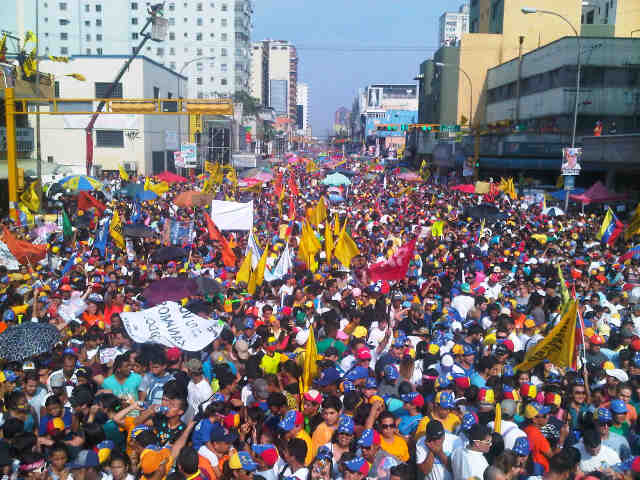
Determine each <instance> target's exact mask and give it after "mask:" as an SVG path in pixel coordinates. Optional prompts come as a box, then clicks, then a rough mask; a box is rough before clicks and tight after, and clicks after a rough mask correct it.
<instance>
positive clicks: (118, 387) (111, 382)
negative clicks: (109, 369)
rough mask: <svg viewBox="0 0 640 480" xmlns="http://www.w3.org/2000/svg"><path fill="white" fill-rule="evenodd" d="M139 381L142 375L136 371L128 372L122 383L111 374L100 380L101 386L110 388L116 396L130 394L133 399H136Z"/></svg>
mask: <svg viewBox="0 0 640 480" xmlns="http://www.w3.org/2000/svg"><path fill="white" fill-rule="evenodd" d="M141 382H142V377H141V376H140V375H138V374H137V373H132V374H130V375H129V376H128V377H127V379H126V380H125V381H124V383H120V382H119V381H118V379H117V378H116V376H115V375H111V376H110V377H107V378H105V380H104V382H102V388H104V389H106V390H111V391H112V392H113V394H114V395H115V396H116V397H122V396H123V395H131V396H132V397H133V398H134V399H135V400H138V389H139V387H140V383H141Z"/></svg>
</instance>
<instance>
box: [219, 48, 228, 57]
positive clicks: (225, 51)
mask: <svg viewBox="0 0 640 480" xmlns="http://www.w3.org/2000/svg"><path fill="white" fill-rule="evenodd" d="M220 56H221V57H226V56H227V49H226V48H222V49H220Z"/></svg>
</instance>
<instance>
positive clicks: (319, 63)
mask: <svg viewBox="0 0 640 480" xmlns="http://www.w3.org/2000/svg"><path fill="white" fill-rule="evenodd" d="M254 3H255V15H254V20H253V23H254V30H253V40H262V39H265V38H272V39H276V40H289V41H291V42H292V43H293V44H295V45H296V46H300V48H299V50H298V58H299V67H298V72H299V77H298V78H299V81H303V82H306V83H308V84H309V88H310V95H311V100H310V101H311V106H310V111H311V124H312V127H313V133H314V135H316V136H324V135H326V134H327V129H328V128H330V126H331V124H332V121H333V112H335V110H337V109H338V107H340V106H345V107H348V108H349V109H350V108H351V104H352V102H353V99H354V97H355V94H356V92H357V89H358V88H360V87H364V86H366V85H368V84H370V83H392V82H397V83H405V82H413V78H414V77H415V76H416V74H417V73H418V69H419V65H420V63H421V62H422V61H424V60H425V59H427V58H431V56H432V55H433V52H434V50H435V48H434V47H436V44H437V34H438V18H439V17H440V15H442V13H443V12H445V11H457V10H458V7H459V6H460V5H462V4H463V3H465V0H255V2H254ZM378 46H384V47H391V46H411V47H424V50H423V51H400V52H397V51H396V52H380V51H366V52H363V51H355V52H354V51H346V52H345V51H339V50H336V48H338V49H339V48H342V49H345V47H348V48H353V47H356V48H371V47H378Z"/></svg>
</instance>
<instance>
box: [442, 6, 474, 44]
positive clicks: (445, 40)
mask: <svg viewBox="0 0 640 480" xmlns="http://www.w3.org/2000/svg"><path fill="white" fill-rule="evenodd" d="M463 33H469V6H468V5H466V4H465V5H461V6H460V9H459V10H458V11H457V12H445V13H443V14H442V15H441V16H440V21H439V28H438V44H439V45H440V46H441V47H443V46H455V45H457V44H458V42H459V41H460V39H461V38H462V34H463Z"/></svg>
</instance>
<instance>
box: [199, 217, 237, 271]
mask: <svg viewBox="0 0 640 480" xmlns="http://www.w3.org/2000/svg"><path fill="white" fill-rule="evenodd" d="M204 218H205V220H206V221H207V231H208V232H209V239H210V240H215V241H216V242H218V243H220V246H221V250H222V262H223V263H224V265H225V267H235V265H236V254H235V253H233V249H232V248H231V247H230V246H229V242H228V241H227V239H226V238H224V236H223V235H222V234H221V233H220V230H218V227H216V224H215V223H213V220H211V217H210V216H209V214H208V213H206V212H205V214H204Z"/></svg>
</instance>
